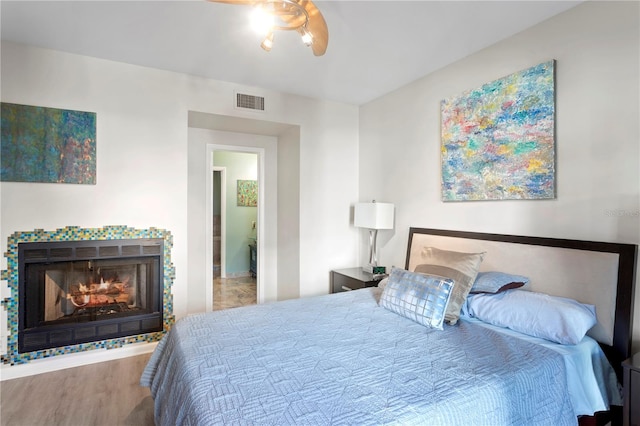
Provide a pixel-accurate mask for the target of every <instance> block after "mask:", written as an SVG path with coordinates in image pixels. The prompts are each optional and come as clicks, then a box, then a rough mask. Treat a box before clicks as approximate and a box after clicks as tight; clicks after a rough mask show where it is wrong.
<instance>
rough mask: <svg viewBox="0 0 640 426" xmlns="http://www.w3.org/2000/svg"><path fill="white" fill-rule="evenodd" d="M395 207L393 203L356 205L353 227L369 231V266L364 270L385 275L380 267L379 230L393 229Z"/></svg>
mask: <svg viewBox="0 0 640 426" xmlns="http://www.w3.org/2000/svg"><path fill="white" fill-rule="evenodd" d="M393 213H394V207H393V204H391V203H376V201H375V200H373V202H371V203H356V205H355V207H354V212H353V225H354V226H357V227H358V228H367V229H369V264H368V265H367V266H364V267H363V268H362V269H363V270H365V271H367V272H370V273H373V274H378V273H384V272H385V271H384V268H380V267H378V254H377V250H376V240H377V238H378V229H393Z"/></svg>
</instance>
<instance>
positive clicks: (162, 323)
mask: <svg viewBox="0 0 640 426" xmlns="http://www.w3.org/2000/svg"><path fill="white" fill-rule="evenodd" d="M116 240H118V241H117V242H118V244H120V245H123V247H124V248H131V247H134V246H136V244H137V243H138V242H142V241H147V242H149V241H151V240H153V241H156V242H159V244H157V245H156V246H157V247H161V250H160V251H161V252H162V253H158V254H159V256H158V257H159V259H160V260H159V268H160V271H159V274H160V277H161V282H160V283H159V284H160V286H161V288H160V289H158V292H159V294H158V295H157V298H160V299H161V306H159V302H160V301H158V306H157V308H158V309H156V311H159V314H158V315H157V317H154V318H157V319H153V320H152V321H155V322H156V323H158V325H157V326H155V328H153V329H151V328H147V329H145V328H144V327H142V328H140V331H139V332H135V331H134V332H133V333H131V334H129V335H125V334H127V333H120V332H119V331H120V330H119V329H118V326H117V325H116V324H112V323H113V322H114V321H112V320H108V321H107V323H108V324H109V326H108V327H102V328H103V329H105V330H109V329H114V330H115V332H114V333H113V334H111V335H109V334H106V335H104V336H103V337H104V338H102V337H101V336H99V335H98V337H97V338H95V339H94V340H92V341H88V342H87V341H83V342H79V343H77V344H60V345H59V346H58V345H49V346H50V347H46V346H43V348H42V349H39V350H35V349H34V350H31V349H27V350H25V348H24V344H21V342H19V336H20V335H22V336H23V335H24V323H25V316H24V308H25V304H24V301H21V300H20V298H21V297H25V293H24V281H25V277H24V275H25V274H24V271H25V268H24V266H23V265H21V262H20V259H19V257H20V256H19V253H20V251H21V250H20V247H22V251H23V252H24V247H30V248H35V249H34V250H35V251H33V253H35V254H34V255H35V256H38V255H39V254H38V250H37V248H38V247H56V248H57V247H58V246H64V245H65V242H74V243H75V242H81V243H80V244H79V245H80V246H82V247H92V246H96V247H105V249H111V246H114V247H116V246H115V245H114V244H115V243H116ZM40 243H52V244H40ZM171 247H172V236H171V233H170V232H168V231H166V230H162V229H157V228H148V229H134V228H129V227H126V226H106V227H104V228H80V227H75V226H70V227H66V228H62V229H58V230H55V231H44V230H42V229H36V230H34V231H28V232H16V233H14V234H12V235H11V236H10V237H9V238H8V242H7V253H5V256H6V257H7V269H6V270H4V271H2V272H1V275H0V279H2V280H6V281H7V284H8V287H9V289H10V291H11V297H8V298H6V299H4V300H2V305H3V306H4V307H5V309H6V311H7V326H8V329H9V333H10V334H9V336H8V339H7V351H6V354H4V355H2V362H3V363H5V364H10V365H16V364H23V363H26V362H28V361H30V360H34V359H38V358H46V357H51V356H55V355H62V354H67V353H75V352H83V351H87V350H92V349H100V348H106V349H111V348H117V347H121V346H123V345H127V344H131V343H139V342H153V341H158V340H160V339H161V338H162V336H163V335H164V334H165V333H166V332H167V331H168V330H169V328H170V327H171V326H172V324H173V323H174V321H175V317H174V315H173V298H172V294H171V287H172V285H173V281H174V278H175V268H174V266H173V264H172V263H171ZM142 249H143V250H144V247H142ZM46 251H47V249H44V252H46ZM84 251H85V252H86V251H87V250H84ZM57 253H58V254H59V253H60V250H59V249H57ZM120 254H124V253H123V251H122V249H120ZM22 256H23V257H24V253H23V254H22ZM74 256H75V249H74ZM83 256H84V257H86V256H85V255H81V256H80V258H83ZM129 257H131V256H129ZM45 260H46V259H45ZM64 260H67V261H70V260H72V259H71V258H65V259H64ZM47 262H48V260H46V261H45V262H44V263H43V264H45V265H47ZM88 263H89V264H91V261H89V262H88ZM22 264H24V259H22ZM21 268H22V269H21ZM21 271H22V275H23V276H21ZM21 284H22V288H21ZM93 287H95V288H93ZM93 287H92V289H90V290H89V289H88V288H87V290H86V293H87V295H86V298H89V294H91V296H90V297H91V298H93V299H95V296H94V295H93V293H105V294H110V293H113V291H114V290H115V288H107V286H106V284H103V283H100V282H98V283H97V285H93ZM102 287H104V290H105V291H102V290H103V289H102ZM112 287H113V286H112ZM76 292H77V291H76ZM76 297H77V295H76ZM100 297H106V296H102V295H101V294H100ZM119 300H121V301H120V302H119V303H120V305H123V302H122V300H125V299H122V297H120V299H119ZM77 302H78V301H77V300H76V305H77V304H78V303H77ZM131 303H135V302H131ZM154 303H155V302H154ZM160 312H161V315H160ZM116 316H117V315H116ZM21 321H22V323H21ZM145 321H146V323H149V319H148V318H142V322H145ZM32 322H33V321H32ZM131 324H135V321H128V322H127V324H125V326H126V327H129V328H131ZM44 328H45V329H46V328H47V327H46V326H45V327H44ZM49 328H50V327H49ZM96 329H98V327H96ZM134 329H135V327H134ZM83 330H85V331H86V330H87V328H86V327H85V328H83ZM150 330H153V331H150ZM65 332H66V331H65ZM59 334H60V331H58V335H59ZM43 335H44V334H43ZM23 337H24V336H23ZM46 339H47V340H48V339H49V337H46Z"/></svg>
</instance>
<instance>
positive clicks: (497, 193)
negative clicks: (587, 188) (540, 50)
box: [441, 61, 555, 201]
mask: <svg viewBox="0 0 640 426" xmlns="http://www.w3.org/2000/svg"><path fill="white" fill-rule="evenodd" d="M554 66H555V61H549V62H545V63H542V64H539V65H536V66H534V67H531V68H528V69H526V70H524V71H520V72H517V73H514V74H511V75H509V76H507V77H504V78H501V79H499V80H496V81H493V82H491V83H487V84H485V85H483V86H482V87H480V88H478V89H475V90H470V91H467V92H465V93H463V94H462V95H460V96H456V97H453V98H451V99H446V100H443V101H442V103H441V108H442V127H441V132H442V135H441V137H442V139H441V144H442V145H441V148H442V199H443V201H469V200H516V199H548V198H555V137H554V133H555V130H554V127H555V123H554V121H555V95H554V91H555V84H554Z"/></svg>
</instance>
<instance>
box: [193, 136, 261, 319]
mask: <svg viewBox="0 0 640 426" xmlns="http://www.w3.org/2000/svg"><path fill="white" fill-rule="evenodd" d="M215 151H232V152H247V153H253V154H257V156H258V161H257V162H258V173H257V176H258V215H257V220H256V222H257V223H256V226H257V228H258V229H257V231H258V232H257V234H256V235H257V238H258V244H257V245H258V262H257V269H258V271H257V272H258V274H257V275H258V276H257V277H256V301H257V303H263V302H264V288H263V285H262V279H261V277H263V276H264V273H263V266H264V265H263V261H262V258H263V256H261V253H264V226H262V224H263V223H264V205H265V203H264V192H265V191H264V190H262V189H261V188H264V158H265V150H264V148H256V147H251V146H237V145H220V144H207V150H206V155H205V161H206V170H207V173H206V176H207V181H206V183H205V184H206V191H207V194H206V223H205V235H206V236H207V237H206V253H205V259H206V262H205V267H206V271H205V283H206V287H205V297H206V303H205V305H206V311H207V312H211V311H213V170H214V167H215V166H214V161H213V154H214V152H215ZM221 207H222V206H221ZM220 226H221V227H222V226H223V225H222V218H221V223H220ZM224 232H225V231H224V228H222V230H221V233H220V234H221V238H222V234H223V233H224ZM222 244H223V243H222V242H221V247H222ZM223 253H224V251H223ZM220 262H222V256H221V258H220ZM221 268H222V266H221ZM221 271H222V269H221ZM225 275H226V274H225Z"/></svg>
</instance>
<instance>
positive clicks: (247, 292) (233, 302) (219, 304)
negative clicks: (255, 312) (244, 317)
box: [213, 277, 256, 311]
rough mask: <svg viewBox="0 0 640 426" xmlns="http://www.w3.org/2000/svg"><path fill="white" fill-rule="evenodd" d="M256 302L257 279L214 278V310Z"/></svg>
mask: <svg viewBox="0 0 640 426" xmlns="http://www.w3.org/2000/svg"><path fill="white" fill-rule="evenodd" d="M255 304H256V279H255V278H251V277H238V278H219V277H218V278H214V280H213V310H214V311H218V310H221V309H227V308H237V307H239V306H245V305H255Z"/></svg>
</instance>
